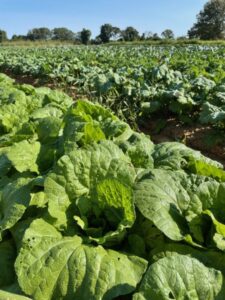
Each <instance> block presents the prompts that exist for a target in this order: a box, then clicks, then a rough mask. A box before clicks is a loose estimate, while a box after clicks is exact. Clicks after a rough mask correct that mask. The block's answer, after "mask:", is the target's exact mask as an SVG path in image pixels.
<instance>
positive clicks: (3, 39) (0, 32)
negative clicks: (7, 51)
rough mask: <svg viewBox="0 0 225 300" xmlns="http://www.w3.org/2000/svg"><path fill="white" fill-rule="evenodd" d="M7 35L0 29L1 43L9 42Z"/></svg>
mask: <svg viewBox="0 0 225 300" xmlns="http://www.w3.org/2000/svg"><path fill="white" fill-rule="evenodd" d="M7 39H8V38H7V33H6V31H5V30H1V29H0V43H2V42H4V41H5V40H7Z"/></svg>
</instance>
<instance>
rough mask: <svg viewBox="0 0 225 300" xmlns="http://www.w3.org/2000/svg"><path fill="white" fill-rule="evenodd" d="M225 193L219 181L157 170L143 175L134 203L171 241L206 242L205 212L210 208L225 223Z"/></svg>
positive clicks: (223, 185)
mask: <svg viewBox="0 0 225 300" xmlns="http://www.w3.org/2000/svg"><path fill="white" fill-rule="evenodd" d="M224 192H225V184H224V183H218V182H217V181H216V180H213V179H210V178H207V177H204V176H198V175H187V174H186V173H184V172H182V171H174V172H173V171H170V170H162V169H161V170H160V169H158V170H157V169H155V170H152V171H146V172H143V174H142V175H140V179H139V181H138V182H137V185H136V189H135V203H136V205H137V207H138V209H139V210H140V212H141V213H142V215H143V216H144V217H145V218H147V219H148V220H150V221H152V222H153V223H154V224H155V226H156V227H157V228H158V229H159V230H161V231H162V232H163V233H164V234H165V235H166V236H167V237H169V238H170V239H172V240H176V241H179V240H182V239H186V238H187V237H188V236H187V235H189V234H191V235H192V236H193V237H194V238H195V239H196V240H197V241H198V242H200V243H204V238H205V234H207V226H206V224H205V223H204V217H203V216H202V213H203V211H204V210H207V209H209V210H210V211H212V212H213V213H214V214H215V215H216V217H217V218H218V220H219V221H221V222H224V220H225V218H224V214H223V207H224V204H225V198H224ZM205 231H206V232H205Z"/></svg>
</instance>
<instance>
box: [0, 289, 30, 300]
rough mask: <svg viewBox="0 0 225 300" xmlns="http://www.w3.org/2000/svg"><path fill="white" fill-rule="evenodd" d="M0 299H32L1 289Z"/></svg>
mask: <svg viewBox="0 0 225 300" xmlns="http://www.w3.org/2000/svg"><path fill="white" fill-rule="evenodd" d="M0 299H1V300H32V299H31V298H28V297H25V296H21V295H16V294H14V293H10V292H7V291H2V290H0Z"/></svg>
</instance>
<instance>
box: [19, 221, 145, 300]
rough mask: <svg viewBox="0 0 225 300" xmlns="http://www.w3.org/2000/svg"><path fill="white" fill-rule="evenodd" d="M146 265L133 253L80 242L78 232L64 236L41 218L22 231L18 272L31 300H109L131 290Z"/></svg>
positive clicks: (22, 286)
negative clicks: (75, 234) (124, 252)
mask: <svg viewBox="0 0 225 300" xmlns="http://www.w3.org/2000/svg"><path fill="white" fill-rule="evenodd" d="M146 265H147V262H146V261H145V260H143V259H141V258H138V257H136V256H131V255H125V254H122V253H120V252H117V251H113V250H105V249H104V248H102V247H101V246H98V247H94V246H90V245H84V244H82V239H81V238H80V237H78V236H74V237H71V238H69V237H68V238H66V237H64V238H62V237H61V236H60V234H59V233H58V232H57V231H56V230H55V229H54V227H52V226H51V225H49V224H48V223H46V222H44V221H43V220H41V219H39V220H36V221H34V222H33V223H32V224H31V226H30V228H29V229H27V231H26V232H25V235H24V238H23V245H22V248H21V250H20V253H19V255H18V258H17V261H16V272H17V276H18V281H19V284H20V286H21V288H22V290H23V291H24V292H25V293H26V294H27V295H30V296H31V297H32V298H33V299H34V300H39V299H45V300H50V299H54V300H58V299H68V300H69V299H71V300H72V299H80V300H82V299H83V300H87V299H89V300H95V299H96V300H100V299H104V300H107V299H113V298H115V297H117V296H120V295H126V294H129V293H131V292H133V291H134V290H135V288H136V286H137V284H138V283H139V281H140V280H141V277H142V275H143V273H144V272H145V269H146ZM125 274H126V275H125ZM124 275H125V276H124Z"/></svg>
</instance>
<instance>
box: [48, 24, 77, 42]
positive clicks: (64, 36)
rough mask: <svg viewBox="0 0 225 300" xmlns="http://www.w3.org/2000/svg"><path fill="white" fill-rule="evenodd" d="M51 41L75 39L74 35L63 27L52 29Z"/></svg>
mask: <svg viewBox="0 0 225 300" xmlns="http://www.w3.org/2000/svg"><path fill="white" fill-rule="evenodd" d="M52 39H53V40H60V41H71V40H74V39H75V33H74V32H73V31H72V30H69V29H67V28H65V27H59V28H54V29H53V30H52Z"/></svg>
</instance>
